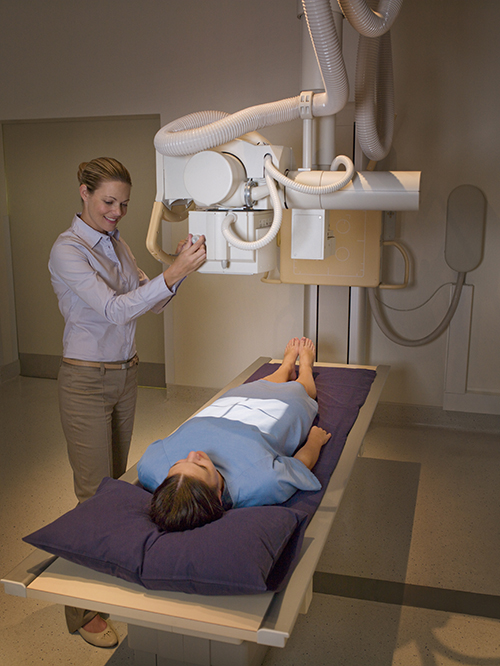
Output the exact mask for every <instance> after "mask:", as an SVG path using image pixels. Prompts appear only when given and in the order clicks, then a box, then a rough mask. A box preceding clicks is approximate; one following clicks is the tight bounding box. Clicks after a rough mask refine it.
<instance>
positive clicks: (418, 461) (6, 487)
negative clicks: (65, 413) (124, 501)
mask: <svg viewBox="0 0 500 666" xmlns="http://www.w3.org/2000/svg"><path fill="white" fill-rule="evenodd" d="M209 397H210V391H208V390H207V391H193V392H190V391H189V390H182V391H179V392H176V393H173V392H170V393H167V391H165V390H161V389H146V388H143V389H140V391H139V404H138V409H137V419H136V427H135V431H134V439H133V443H132V451H131V456H130V462H131V463H134V462H136V460H137V459H138V458H139V457H140V455H141V453H142V451H143V450H144V449H145V447H146V446H147V445H148V444H149V443H150V442H151V441H153V440H154V439H156V438H157V437H158V436H159V435H162V436H163V435H165V434H167V433H168V432H170V431H171V430H173V429H174V428H175V427H176V426H177V425H178V424H179V423H180V422H182V421H183V420H184V419H185V418H186V417H187V416H188V415H189V414H191V413H192V412H193V411H195V410H196V409H197V408H198V407H199V406H200V405H201V404H202V403H203V402H205V400H207V399H208V398H209ZM0 422H1V432H0V436H1V440H0V453H1V464H0V501H1V515H0V575H4V574H6V573H7V572H8V571H9V570H10V569H12V568H13V567H14V566H15V565H16V564H17V563H18V562H19V561H20V560H21V559H22V558H23V557H25V556H26V555H27V554H28V553H29V552H30V550H31V547H29V546H28V545H26V544H24V543H23V542H22V540H21V538H22V536H23V535H25V534H28V533H29V532H31V531H33V530H35V529H36V528H38V527H41V526H42V525H43V524H46V523H48V522H50V521H51V520H53V519H55V518H56V517H57V516H59V515H60V514H61V513H63V512H65V511H67V510H68V509H70V508H71V507H72V506H74V503H75V500H74V495H73V489H72V480H71V472H70V468H69V465H68V463H67V460H66V452H65V444H64V439H63V435H62V431H61V427H60V425H59V416H58V412H57V399H56V382H55V381H53V380H45V379H27V378H19V379H16V380H12V381H11V382H8V383H7V384H4V385H2V386H1V387H0ZM499 478H500V436H499V435H498V434H485V433H479V432H473V433H471V432H467V431H457V430H451V429H443V428H436V427H432V428H430V427H411V426H406V427H400V426H388V425H382V424H381V423H377V421H375V423H374V425H373V426H372V427H371V429H370V431H369V433H368V435H367V437H366V439H365V449H364V454H363V457H362V458H360V459H359V460H358V462H357V463H356V467H355V470H354V473H353V477H352V479H351V482H350V484H349V486H348V489H347V491H346V494H345V497H344V500H343V503H342V506H341V509H340V511H339V514H338V516H337V519H336V521H335V524H334V528H333V530H332V534H331V535H330V538H329V540H328V544H327V547H326V548H325V551H324V553H323V556H322V558H321V561H320V563H319V566H318V571H319V572H320V573H318V574H317V576H316V578H315V587H314V589H315V593H314V595H313V601H312V604H311V608H310V610H309V613H308V614H307V615H306V616H301V617H299V620H298V622H297V625H296V627H295V630H294V632H293V634H292V636H291V638H290V640H289V641H288V643H287V646H286V648H285V649H277V648H272V649H270V651H269V652H268V654H267V656H266V658H265V661H264V666H280V665H283V666H285V665H286V666H455V665H458V664H464V665H468V666H500V579H499V576H498V571H499V552H500V527H499V525H500V492H499V490H498V486H499V483H498V479H499ZM116 627H117V629H118V631H119V633H120V635H121V637H122V641H121V643H120V645H119V646H118V648H116V649H114V650H108V651H107V650H102V649H98V648H93V647H92V646H90V645H88V644H87V643H85V642H84V641H83V640H82V639H81V638H80V637H79V636H71V635H69V634H68V633H67V632H66V629H65V624H64V619H63V610H62V608H61V607H59V606H55V605H52V604H47V603H42V602H36V601H33V600H31V599H19V598H16V597H11V596H8V595H6V594H5V593H4V592H3V588H2V589H1V591H0V664H2V666H3V665H4V664H5V665H9V666H25V665H26V666H28V665H30V666H31V665H34V666H37V665H38V664H43V665H46V664H47V665H49V666H59V665H61V666H71V665H73V664H74V665H75V666H80V665H81V666H100V665H102V664H108V665H109V666H122V665H123V666H126V665H127V664H133V653H132V651H131V650H130V649H129V648H128V645H127V640H126V633H127V627H126V625H125V624H121V623H116Z"/></svg>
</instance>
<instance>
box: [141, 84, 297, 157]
mask: <svg viewBox="0 0 500 666" xmlns="http://www.w3.org/2000/svg"><path fill="white" fill-rule="evenodd" d="M210 113H211V112H203V111H202V112H199V113H193V114H190V115H188V116H184V117H183V118H180V119H178V120H174V121H173V122H172V123H169V124H168V125H165V127H162V128H161V129H160V130H159V132H157V134H156V136H155V140H154V144H155V148H156V150H157V151H158V152H159V153H161V154H162V155H172V156H180V155H192V154H194V153H198V152H200V151H201V150H208V149H209V148H215V146H220V145H221V144H223V143H228V142H229V141H232V140H233V139H236V138H238V137H240V136H242V135H243V134H247V133H248V132H252V131H254V130H257V129H261V128H262V127H269V126H271V125H278V124H280V123H284V122H288V121H290V120H295V119H296V118H299V116H300V112H299V97H291V98H289V99H284V100H281V101H279V102H271V103H269V104H260V105H258V106H251V107H249V108H248V109H243V110H242V111H237V112H236V113H233V114H231V115H226V116H225V117H222V118H220V119H217V120H215V121H213V122H211V121H207V122H204V123H203V126H200V125H201V121H204V120H205V119H206V118H207V117H208V116H207V114H210ZM216 113H219V114H220V113H222V112H216ZM207 123H210V124H207ZM186 126H188V127H189V129H185V127H186Z"/></svg>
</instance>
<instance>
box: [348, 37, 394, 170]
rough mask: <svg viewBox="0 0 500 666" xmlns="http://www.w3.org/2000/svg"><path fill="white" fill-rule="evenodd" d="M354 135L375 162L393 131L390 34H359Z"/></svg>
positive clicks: (383, 154)
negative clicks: (373, 37) (369, 36)
mask: <svg viewBox="0 0 500 666" xmlns="http://www.w3.org/2000/svg"><path fill="white" fill-rule="evenodd" d="M355 121H356V135H357V138H358V141H359V145H360V146H361V149H362V151H363V153H364V154H365V155H366V156H367V157H368V159H370V160H374V161H376V162H378V161H380V160H382V159H384V157H386V156H387V154H388V153H389V150H390V149H391V144H392V137H393V134H394V81H393V76H392V54H391V35H390V33H389V32H386V33H385V35H383V36H382V37H379V38H377V39H370V38H368V37H363V36H360V38H359V44H358V58H357V61H356V84H355Z"/></svg>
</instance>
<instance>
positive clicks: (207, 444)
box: [138, 338, 330, 532]
mask: <svg viewBox="0 0 500 666" xmlns="http://www.w3.org/2000/svg"><path fill="white" fill-rule="evenodd" d="M297 357H298V359H299V371H298V376H297V374H296V365H295V364H296V361H297ZM314 357H315V348H314V344H313V343H312V341H311V340H309V339H308V338H302V339H300V340H299V338H293V339H292V340H290V341H289V342H288V344H287V346H286V348H285V353H284V357H283V362H282V364H281V365H280V366H279V367H278V369H277V370H276V371H275V372H273V373H272V374H270V375H268V376H267V377H265V378H264V379H260V380H257V381H254V382H250V383H248V384H243V385H242V386H239V387H237V388H236V389H231V390H229V391H227V392H226V393H225V394H224V395H223V396H222V397H221V398H219V399H218V400H216V401H215V402H214V403H212V404H211V405H209V406H208V407H207V408H205V409H204V410H202V411H201V412H200V413H199V414H197V415H196V416H194V417H193V418H191V419H189V420H188V421H186V422H185V423H184V424H183V425H182V426H181V427H180V428H179V429H178V430H176V431H175V432H174V433H173V434H172V435H170V436H169V437H167V438H165V439H162V440H158V441H156V442H153V444H151V445H150V446H149V447H148V449H147V450H146V452H145V453H144V455H143V456H142V458H141V460H140V461H139V464H138V472H139V481H140V482H141V483H142V485H143V486H144V487H145V488H146V489H148V490H150V491H152V492H153V491H154V494H153V498H152V501H151V509H150V516H151V519H152V520H153V521H154V522H155V523H156V524H157V525H158V526H159V527H160V529H162V530H165V531H169V532H174V531H182V530H189V529H193V528H195V527H200V526H202V525H205V524H206V523H210V522H212V521H214V520H217V519H218V518H220V517H221V516H222V515H223V513H224V511H225V510H226V509H230V508H238V507H243V506H260V505H265V504H281V503H282V502H285V501H286V500H287V499H289V498H290V497H291V496H292V495H293V494H294V493H295V491H296V490H313V491H314V490H319V489H320V487H321V485H320V483H319V481H318V480H317V478H316V477H315V476H314V474H313V473H312V472H311V470H312V468H313V467H314V465H315V464H316V461H317V460H318V457H319V454H320V451H321V448H322V446H323V445H324V444H326V442H327V441H328V440H329V439H330V433H327V432H326V431H325V430H323V429H321V428H318V427H316V426H313V427H311V426H312V423H313V420H314V417H315V416H316V413H317V411H318V405H317V403H316V400H315V398H316V386H315V382H314V377H313V365H314ZM301 445H302V446H301ZM299 447H300V448H299ZM194 448H201V449H202V450H193V449H194Z"/></svg>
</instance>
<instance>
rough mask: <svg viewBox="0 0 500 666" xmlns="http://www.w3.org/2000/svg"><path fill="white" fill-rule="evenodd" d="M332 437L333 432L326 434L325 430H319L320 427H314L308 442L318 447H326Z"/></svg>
mask: <svg viewBox="0 0 500 666" xmlns="http://www.w3.org/2000/svg"><path fill="white" fill-rule="evenodd" d="M331 436H332V433H331V432H326V430H323V428H318V426H313V427H312V428H311V430H310V432H309V437H308V440H311V439H312V441H313V442H314V443H315V444H316V445H318V446H320V447H321V446H324V445H325V444H326V443H327V442H328V440H329V439H330V437H331Z"/></svg>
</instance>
